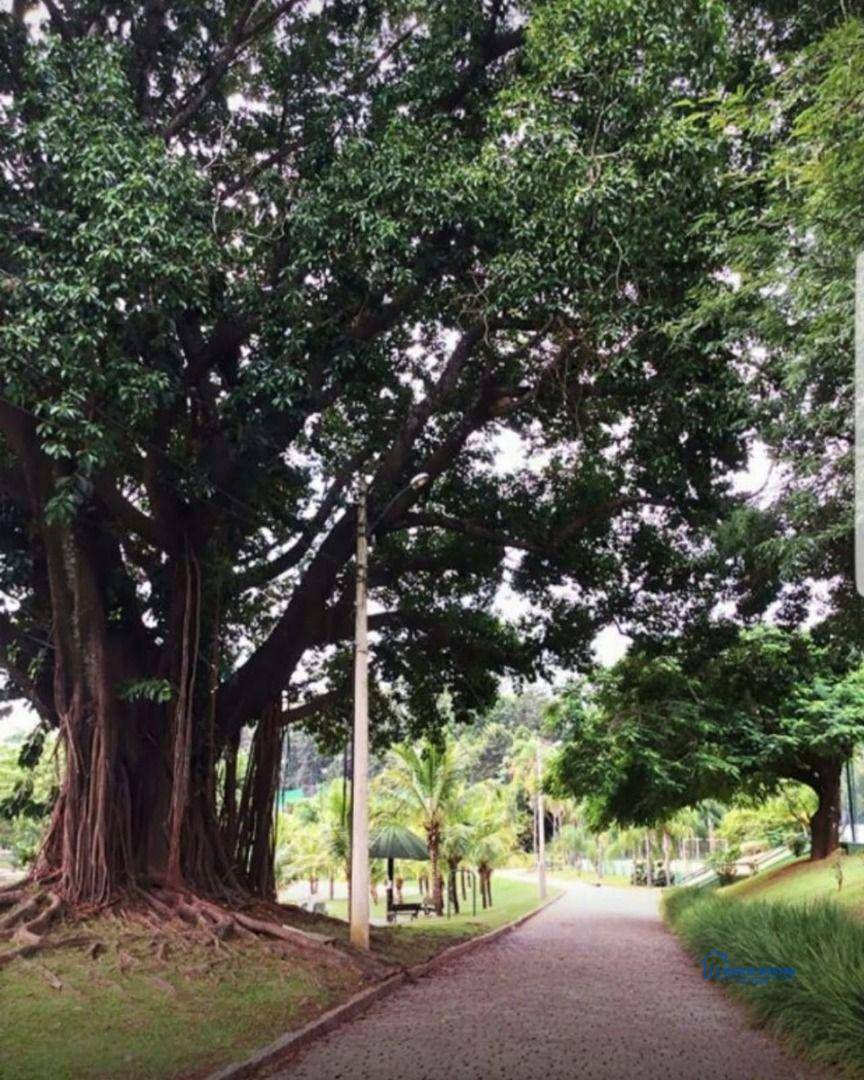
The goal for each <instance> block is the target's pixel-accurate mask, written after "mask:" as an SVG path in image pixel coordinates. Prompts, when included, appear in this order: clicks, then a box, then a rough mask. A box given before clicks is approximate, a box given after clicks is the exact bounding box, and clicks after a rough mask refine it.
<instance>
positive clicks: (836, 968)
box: [663, 856, 864, 1077]
mask: <svg viewBox="0 0 864 1080" xmlns="http://www.w3.org/2000/svg"><path fill="white" fill-rule="evenodd" d="M856 858H857V859H860V856H849V857H847V858H846V859H845V860H844V867H843V869H844V879H845V880H844V886H843V890H842V891H840V892H839V893H838V890H837V880H836V876H835V875H834V873H833V867H832V866H831V863H832V861H833V860H825V861H824V863H806V862H796V863H795V864H794V865H790V866H787V867H783V868H781V869H780V870H776V871H773V872H766V873H765V874H763V875H760V876H758V877H755V878H753V879H751V880H748V881H746V882H739V883H737V884H735V885H731V886H728V887H726V888H724V889H715V888H710V887H709V888H703V889H698V888H693V889H688V888H680V889H672V890H670V891H669V892H668V893H667V894H666V895H665V896H664V899H663V908H664V914H665V916H666V919H667V921H668V922H669V924H670V925H671V926H672V928H673V929H674V930H675V931H676V933H677V934H678V935H679V936H680V937H681V939H682V941H683V943H684V945H685V947H686V948H687V950H688V951H689V952H690V953H691V954H692V956H693V957H694V959H695V960H696V961H699V960H700V959H701V957H703V956H704V955H705V954H706V953H708V952H709V950H711V949H719V950H721V951H722V952H725V953H726V954H727V955H728V962H729V963H730V964H732V965H736V966H737V965H752V966H762V965H772V966H775V967H793V968H794V969H795V976H794V978H792V979H790V980H788V981H787V980H782V981H779V980H778V981H769V982H767V983H765V984H764V985H756V986H746V985H740V984H735V983H729V984H724V985H726V986H727V988H728V990H729V991H730V992H731V993H733V994H735V996H737V997H739V998H741V999H742V1000H743V1001H744V1002H745V1004H746V1005H747V1007H748V1009H749V1010H750V1012H751V1014H752V1015H753V1017H754V1019H755V1020H756V1021H757V1023H759V1024H761V1025H763V1026H765V1027H767V1028H769V1029H771V1030H772V1031H774V1032H775V1033H776V1034H778V1035H780V1036H781V1037H782V1038H784V1039H785V1040H786V1041H788V1042H789V1043H790V1044H791V1045H792V1046H793V1047H794V1048H795V1049H796V1050H798V1051H799V1052H801V1053H804V1054H806V1055H807V1056H809V1057H811V1058H812V1059H813V1060H814V1061H817V1062H819V1063H821V1064H824V1065H829V1066H831V1067H833V1068H834V1069H835V1070H836V1071H837V1072H838V1075H846V1076H856V1077H864V919H861V918H860V907H859V903H860V881H859V879H858V877H857V875H858V873H859V868H858V866H857V864H856V862H855V860H856ZM826 864H827V865H826ZM847 885H848V887H849V893H848V894H846V899H845V901H844V900H843V897H844V893H846V890H847ZM856 896H857V897H858V899H857V900H856V899H855V897H856ZM838 899H840V901H841V902H839V903H838Z"/></svg>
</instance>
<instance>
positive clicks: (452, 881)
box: [447, 859, 459, 915]
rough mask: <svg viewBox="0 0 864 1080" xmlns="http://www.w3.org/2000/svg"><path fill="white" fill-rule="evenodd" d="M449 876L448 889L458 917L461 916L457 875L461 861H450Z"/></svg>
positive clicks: (451, 904) (451, 903)
mask: <svg viewBox="0 0 864 1080" xmlns="http://www.w3.org/2000/svg"><path fill="white" fill-rule="evenodd" d="M447 865H448V869H449V871H450V872H449V874H448V875H447V889H448V892H449V894H450V906H451V907H452V908H453V911H454V913H455V914H456V915H458V914H459V888H458V881H457V877H456V875H457V874H458V872H459V860H458V859H456V860H454V859H449V860H448V864H447Z"/></svg>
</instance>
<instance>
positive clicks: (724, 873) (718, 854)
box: [706, 846, 741, 885]
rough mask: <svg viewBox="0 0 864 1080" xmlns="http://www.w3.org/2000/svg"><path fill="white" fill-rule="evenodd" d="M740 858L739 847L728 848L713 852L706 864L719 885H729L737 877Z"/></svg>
mask: <svg viewBox="0 0 864 1080" xmlns="http://www.w3.org/2000/svg"><path fill="white" fill-rule="evenodd" d="M740 858H741V849H740V848H739V847H737V846H736V847H730V848H727V849H726V850H725V851H715V852H714V853H713V854H711V855H709V856H708V858H707V860H706V862H707V864H708V866H710V867H711V869H712V870H713V871H714V873H715V874H716V875H717V880H718V881H719V882H720V884H721V885H731V884H732V882H733V881H734V880H735V878H736V877H737V863H738V860H739V859H740Z"/></svg>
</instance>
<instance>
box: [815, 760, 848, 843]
mask: <svg viewBox="0 0 864 1080" xmlns="http://www.w3.org/2000/svg"><path fill="white" fill-rule="evenodd" d="M842 774H843V762H842V761H841V760H830V761H823V762H820V764H819V765H818V767H816V768H814V769H812V770H811V773H810V780H809V783H810V785H811V787H812V788H813V789H814V791H815V792H816V795H817V796H818V799H819V805H818V806H817V808H816V812H815V813H814V814H813V816H812V817H811V818H810V858H811V859H814V860H815V859H827V858H828V856H829V855H831V854H833V853H834V852H835V851H836V850H837V848H838V847H839V846H840V782H841V777H842Z"/></svg>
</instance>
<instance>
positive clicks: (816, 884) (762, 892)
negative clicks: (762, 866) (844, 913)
mask: <svg viewBox="0 0 864 1080" xmlns="http://www.w3.org/2000/svg"><path fill="white" fill-rule="evenodd" d="M837 863H838V859H837V858H836V857H835V856H832V857H831V858H828V859H821V860H819V861H818V862H810V860H809V859H806V858H802V859H795V860H794V861H791V862H788V863H785V864H784V865H783V866H780V867H776V868H772V869H771V870H765V871H763V872H762V873H761V874H756V875H755V876H754V877H752V878H747V879H746V880H745V881H738V882H736V883H735V884H734V885H727V886H726V888H724V889H723V890H722V895H724V896H729V897H732V898H734V899H738V900H771V901H772V902H773V901H789V902H792V903H809V902H812V901H815V900H833V901H836V902H837V903H839V904H841V905H842V906H843V907H847V908H849V910H850V911H852V912H853V913H854V914H856V915H861V916H864V855H860V854H858V855H841V856H840V857H839V865H840V867H841V869H842V872H843V887H842V889H838V888H837Z"/></svg>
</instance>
